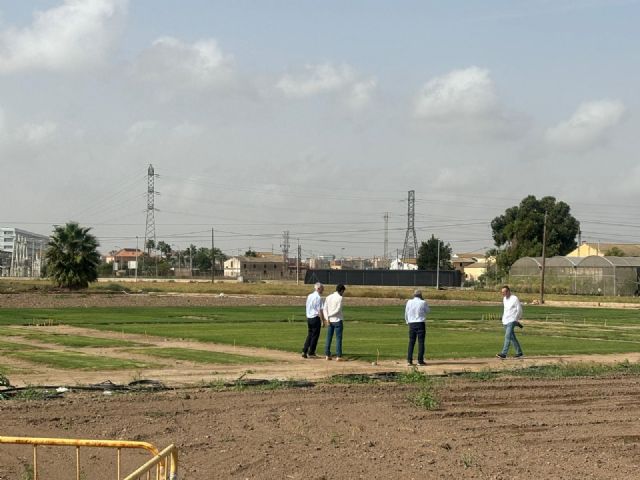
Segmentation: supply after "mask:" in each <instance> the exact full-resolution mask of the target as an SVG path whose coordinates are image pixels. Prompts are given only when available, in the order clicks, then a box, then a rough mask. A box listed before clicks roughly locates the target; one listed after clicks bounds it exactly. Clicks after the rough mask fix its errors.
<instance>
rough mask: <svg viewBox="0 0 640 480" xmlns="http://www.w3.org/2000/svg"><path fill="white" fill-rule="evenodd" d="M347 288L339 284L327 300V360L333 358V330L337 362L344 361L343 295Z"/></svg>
mask: <svg viewBox="0 0 640 480" xmlns="http://www.w3.org/2000/svg"><path fill="white" fill-rule="evenodd" d="M345 290H346V288H345V286H344V285H342V284H338V285H337V286H336V291H335V292H333V293H332V294H331V295H329V296H328V297H327V299H326V301H325V307H324V308H325V312H324V313H325V318H326V319H327V321H328V327H327V341H326V342H325V345H324V355H325V357H324V358H325V359H326V360H331V340H332V339H333V332H335V334H336V362H340V361H342V326H343V320H344V318H343V315H342V295H343V294H344V291H345Z"/></svg>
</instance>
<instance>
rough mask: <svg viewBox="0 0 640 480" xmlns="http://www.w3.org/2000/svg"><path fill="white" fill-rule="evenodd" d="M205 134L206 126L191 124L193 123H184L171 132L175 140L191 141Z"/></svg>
mask: <svg viewBox="0 0 640 480" xmlns="http://www.w3.org/2000/svg"><path fill="white" fill-rule="evenodd" d="M204 132H205V128H204V126H202V125H198V124H195V123H191V122H183V123H181V124H179V125H176V126H175V127H173V129H172V130H171V134H172V136H173V137H174V138H177V139H186V140H190V139H192V138H193V137H197V136H199V135H202V134H203V133H204Z"/></svg>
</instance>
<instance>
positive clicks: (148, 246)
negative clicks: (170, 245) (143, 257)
mask: <svg viewBox="0 0 640 480" xmlns="http://www.w3.org/2000/svg"><path fill="white" fill-rule="evenodd" d="M144 248H146V249H147V255H149V256H151V250H153V249H154V248H156V242H155V241H154V240H153V238H150V239H149V240H147V242H146V243H145V245H144Z"/></svg>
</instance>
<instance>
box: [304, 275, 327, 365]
mask: <svg viewBox="0 0 640 480" xmlns="http://www.w3.org/2000/svg"><path fill="white" fill-rule="evenodd" d="M323 291H324V285H322V284H321V283H320V282H318V283H316V284H315V285H314V289H313V292H311V293H310V294H309V295H307V338H306V340H305V341H304V346H303V347H302V358H308V357H311V358H317V355H316V347H317V346H318V339H319V338H320V329H321V328H322V324H323V323H324V319H323V315H324V314H323V313H322V307H324V301H323V300H322V296H321V295H322V292H323Z"/></svg>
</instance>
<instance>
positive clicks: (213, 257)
mask: <svg viewBox="0 0 640 480" xmlns="http://www.w3.org/2000/svg"><path fill="white" fill-rule="evenodd" d="M211 283H216V251H215V248H214V243H213V228H212V229H211Z"/></svg>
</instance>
